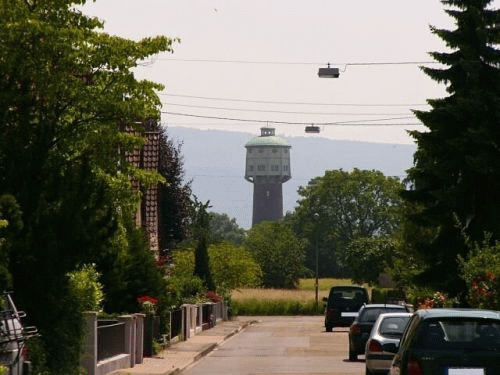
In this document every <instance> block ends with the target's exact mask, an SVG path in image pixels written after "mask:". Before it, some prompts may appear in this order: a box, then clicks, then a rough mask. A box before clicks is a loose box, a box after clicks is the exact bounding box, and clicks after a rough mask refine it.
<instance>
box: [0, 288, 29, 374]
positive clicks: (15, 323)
mask: <svg viewBox="0 0 500 375" xmlns="http://www.w3.org/2000/svg"><path fill="white" fill-rule="evenodd" d="M0 298H1V297H0ZM0 306H2V308H3V310H0V365H3V366H5V367H7V368H8V369H9V372H8V374H9V375H27V374H29V373H31V363H30V361H29V360H28V359H27V357H26V353H27V351H26V347H25V343H26V340H27V339H28V338H29V337H33V336H36V335H37V329H36V328H35V327H24V326H23V324H22V322H21V318H23V317H24V316H25V315H26V314H25V313H24V312H22V311H18V310H17V308H16V305H15V304H14V301H13V300H12V297H11V295H10V294H9V293H4V296H3V301H2V303H0Z"/></svg>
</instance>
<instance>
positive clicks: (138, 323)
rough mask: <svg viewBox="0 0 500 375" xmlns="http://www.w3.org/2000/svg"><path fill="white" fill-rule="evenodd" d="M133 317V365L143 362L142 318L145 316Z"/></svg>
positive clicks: (139, 314) (138, 314)
mask: <svg viewBox="0 0 500 375" xmlns="http://www.w3.org/2000/svg"><path fill="white" fill-rule="evenodd" d="M134 315H135V363H136V364H140V363H142V362H143V360H144V317H145V316H146V315H144V314H141V313H136V314H134Z"/></svg>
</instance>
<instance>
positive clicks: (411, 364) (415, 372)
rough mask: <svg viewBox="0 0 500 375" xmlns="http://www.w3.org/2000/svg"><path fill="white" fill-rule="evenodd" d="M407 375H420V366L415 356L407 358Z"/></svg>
mask: <svg viewBox="0 0 500 375" xmlns="http://www.w3.org/2000/svg"><path fill="white" fill-rule="evenodd" d="M406 373H407V374H408V375H422V374H423V373H422V366H420V362H419V361H418V359H416V358H410V359H408V364H407V371H406Z"/></svg>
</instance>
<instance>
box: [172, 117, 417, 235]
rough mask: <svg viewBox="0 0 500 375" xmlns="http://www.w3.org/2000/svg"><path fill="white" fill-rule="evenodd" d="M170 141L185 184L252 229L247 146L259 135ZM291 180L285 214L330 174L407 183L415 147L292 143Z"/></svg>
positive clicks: (183, 134) (194, 134)
mask: <svg viewBox="0 0 500 375" xmlns="http://www.w3.org/2000/svg"><path fill="white" fill-rule="evenodd" d="M167 135H168V137H169V138H170V139H172V140H174V141H179V142H181V143H182V147H181V154H182V155H183V157H184V170H185V172H186V179H187V180H190V179H192V180H193V183H192V188H193V194H195V195H196V196H197V197H198V199H199V200H201V201H202V202H206V201H207V200H210V203H211V206H212V208H211V209H210V210H211V211H215V212H219V213H226V214H228V215H229V217H231V218H233V217H234V218H236V222H237V223H238V225H240V226H241V227H243V228H245V229H248V228H250V226H251V223H252V198H253V195H252V194H253V186H252V184H251V183H249V182H247V181H246V180H245V179H244V174H245V156H246V149H245V147H244V146H245V144H246V143H247V142H248V141H249V140H250V139H252V138H253V137H255V136H256V135H258V134H250V133H242V132H233V131H221V130H197V129H190V128H185V127H167ZM287 140H288V141H289V143H290V145H291V146H292V149H291V168H292V179H291V180H290V181H288V182H286V183H285V184H284V185H283V208H284V213H286V212H287V211H293V210H294V208H295V206H296V202H297V200H298V199H299V196H298V194H297V189H298V187H299V186H302V185H307V183H308V181H309V180H311V178H313V177H316V176H321V175H323V174H324V171H325V170H328V169H343V170H346V171H350V170H352V169H353V168H358V169H369V170H372V169H375V170H380V171H382V172H383V173H384V174H385V175H388V176H399V177H400V178H401V179H403V178H404V177H405V176H406V172H405V171H406V170H407V169H408V168H410V167H411V166H412V163H413V154H414V152H415V150H416V146H415V145H400V144H383V143H369V142H355V141H333V140H329V139H325V138H320V137H292V138H287Z"/></svg>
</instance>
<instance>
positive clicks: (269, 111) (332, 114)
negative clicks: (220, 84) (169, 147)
mask: <svg viewBox="0 0 500 375" xmlns="http://www.w3.org/2000/svg"><path fill="white" fill-rule="evenodd" d="M162 104H163V105H170V106H178V107H188V108H202V109H217V110H223V111H238V112H260V113H263V112H264V113H281V114H294V115H325V116H376V115H379V116H403V115H408V113H373V112H372V113H354V112H350V113H342V112H336V113H332V112H326V113H325V112H297V111H276V110H272V109H245V108H227V107H212V106H203V105H193V104H179V103H167V102H163V103H162Z"/></svg>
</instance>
